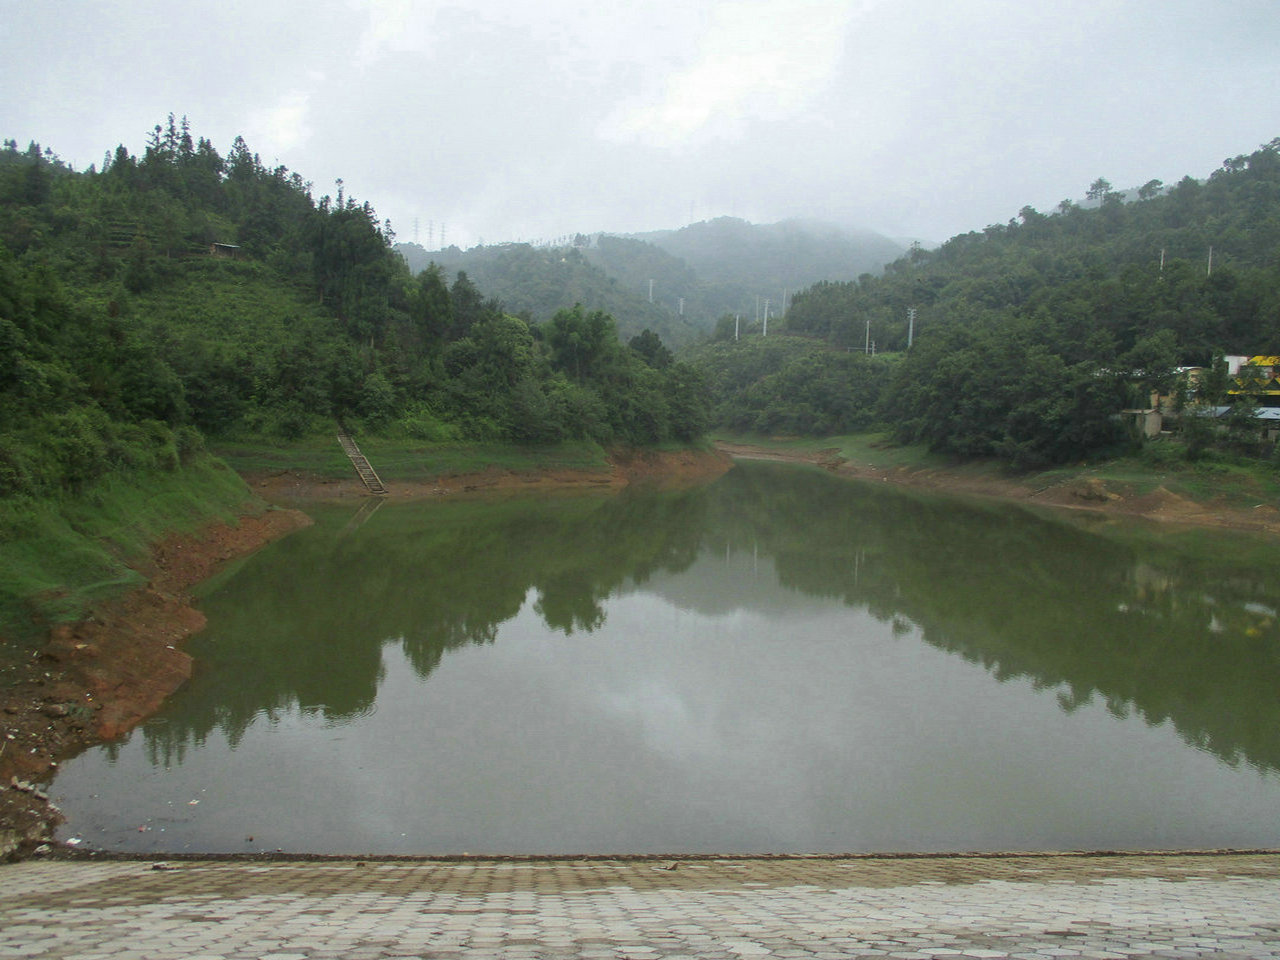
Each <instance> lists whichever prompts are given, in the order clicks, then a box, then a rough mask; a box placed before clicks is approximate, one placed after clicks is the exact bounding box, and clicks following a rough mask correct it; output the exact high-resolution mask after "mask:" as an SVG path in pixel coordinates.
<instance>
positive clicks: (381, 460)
mask: <svg viewBox="0 0 1280 960" xmlns="http://www.w3.org/2000/svg"><path fill="white" fill-rule="evenodd" d="M356 442H357V443H359V444H360V449H361V451H362V452H363V453H364V455H365V456H367V457H368V458H369V462H370V463H372V464H373V468H374V469H375V470H376V471H378V475H379V476H380V477H382V479H383V480H388V481H390V480H405V481H425V480H434V479H436V478H438V477H443V476H449V475H453V474H464V473H466V474H470V473H483V472H485V471H486V470H511V471H517V472H525V471H528V472H535V471H554V470H584V471H592V470H599V471H601V472H603V471H605V470H608V469H609V465H608V462H607V460H606V458H605V451H604V449H603V448H602V447H601V446H599V445H598V444H595V443H563V444H557V445H555V446H547V447H522V446H516V445H513V444H505V443H440V444H427V443H423V442H422V441H420V440H407V439H398V438H394V437H366V436H357V437H356ZM209 446H210V449H212V450H213V451H214V452H215V453H216V454H217V455H218V456H219V457H221V458H222V459H223V460H224V461H226V463H227V464H228V465H229V466H230V467H231V468H232V469H234V470H236V471H238V472H240V473H279V472H282V471H286V470H291V471H296V472H299V473H304V474H308V475H311V476H315V477H323V478H330V479H345V478H348V477H351V476H354V473H353V471H352V467H351V461H350V460H348V459H347V457H346V455H345V454H344V453H343V452H342V449H341V448H340V447H339V446H338V442H337V440H336V439H335V437H334V436H332V435H328V434H326V435H323V436H311V437H305V438H303V439H301V440H297V441H288V442H284V441H280V442H273V441H270V440H265V439H261V438H250V439H244V440H227V441H221V442H210V444H209Z"/></svg>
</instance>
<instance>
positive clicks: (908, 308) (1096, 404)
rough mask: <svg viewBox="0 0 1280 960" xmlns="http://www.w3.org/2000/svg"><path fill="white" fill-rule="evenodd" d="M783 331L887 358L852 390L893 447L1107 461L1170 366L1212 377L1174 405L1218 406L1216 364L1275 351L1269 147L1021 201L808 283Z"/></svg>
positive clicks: (831, 348) (746, 355)
mask: <svg viewBox="0 0 1280 960" xmlns="http://www.w3.org/2000/svg"><path fill="white" fill-rule="evenodd" d="M912 315H914V320H912V319H910V318H911V316H912ZM783 330H785V332H786V333H788V334H790V335H791V336H793V337H802V338H805V339H807V340H809V341H813V342H816V343H819V344H821V345H822V346H823V347H824V348H825V350H826V351H827V352H828V353H835V354H846V353H849V352H859V353H865V352H867V351H868V348H869V347H871V348H872V349H874V351H875V352H877V353H879V354H881V355H891V356H893V357H894V362H893V364H892V369H891V371H890V372H889V374H888V376H886V377H884V378H882V379H879V380H875V381H874V382H873V383H871V384H870V385H871V387H873V388H875V389H874V390H873V391H872V392H871V393H868V381H867V380H866V377H865V376H863V375H862V374H859V375H858V376H856V377H852V378H851V380H850V383H851V388H850V390H851V392H853V393H855V394H856V395H858V396H859V397H861V398H863V399H862V401H861V402H860V406H861V408H862V410H863V411H864V415H866V411H867V405H868V404H871V403H874V406H875V409H876V416H877V417H878V419H879V420H881V421H882V422H884V423H886V424H889V425H891V426H892V427H893V428H894V431H895V433H896V434H897V436H898V437H899V438H900V439H902V440H906V441H923V442H926V443H928V444H929V445H930V446H931V447H932V448H934V449H936V450H940V451H946V452H951V453H955V454H959V455H963V456H998V457H1003V458H1007V459H1008V460H1010V461H1011V462H1013V463H1016V464H1018V465H1021V466H1028V467H1029V466H1036V465H1042V464H1046V463H1054V462H1062V461H1067V460H1072V459H1077V458H1081V457H1085V456H1092V455H1097V454H1098V453H1101V452H1106V451H1109V450H1114V449H1116V448H1117V445H1118V444H1121V443H1124V442H1128V441H1132V440H1134V439H1135V438H1133V437H1132V436H1130V435H1129V434H1127V433H1126V431H1125V430H1124V428H1123V425H1122V422H1121V419H1120V418H1119V417H1118V416H1117V415H1118V414H1119V411H1121V410H1122V409H1124V408H1126V407H1130V406H1146V405H1148V404H1149V395H1150V391H1151V389H1153V388H1159V389H1161V390H1165V391H1168V390H1170V389H1172V388H1174V387H1175V385H1176V378H1175V376H1174V371H1175V369H1176V368H1177V367H1180V366H1189V365H1197V366H1205V367H1208V368H1209V371H1210V373H1209V375H1207V376H1205V377H1203V378H1201V379H1200V380H1199V381H1198V382H1196V383H1193V384H1191V386H1194V390H1192V392H1191V394H1190V396H1187V397H1185V399H1188V400H1200V401H1202V402H1203V403H1205V404H1212V403H1214V402H1218V401H1221V400H1225V399H1226V398H1227V395H1226V387H1227V383H1226V379H1225V377H1224V376H1223V375H1221V371H1220V370H1219V368H1218V366H1217V364H1216V362H1215V357H1219V356H1221V355H1223V354H1239V355H1245V356H1253V355H1259V354H1266V355H1270V354H1276V353H1278V352H1280V140H1275V141H1272V142H1271V143H1269V144H1267V145H1265V146H1263V147H1261V148H1260V149H1258V150H1257V151H1256V152H1254V153H1252V154H1250V155H1247V156H1238V157H1235V158H1232V159H1229V160H1227V161H1226V162H1225V163H1224V164H1223V166H1222V167H1221V169H1219V170H1217V171H1215V172H1213V173H1212V175H1210V176H1209V177H1208V178H1207V179H1206V180H1203V181H1200V180H1196V179H1193V178H1192V177H1190V176H1188V177H1185V178H1184V179H1182V180H1181V181H1180V182H1178V183H1177V184H1176V185H1174V186H1173V187H1171V188H1166V187H1165V185H1164V184H1162V183H1160V182H1159V181H1151V182H1149V183H1147V184H1144V185H1143V187H1142V188H1141V189H1140V190H1138V191H1137V194H1136V197H1135V199H1133V200H1132V201H1129V202H1126V200H1125V198H1124V195H1123V194H1121V193H1120V192H1118V191H1114V190H1112V189H1111V185H1110V184H1109V183H1107V181H1106V180H1104V179H1099V180H1098V181H1096V182H1095V183H1094V184H1093V185H1092V187H1091V188H1090V190H1089V195H1088V201H1087V203H1086V204H1077V203H1073V202H1070V201H1063V203H1061V204H1060V205H1059V206H1058V208H1057V209H1056V210H1054V211H1052V212H1050V213H1040V212H1038V211H1036V210H1034V209H1032V208H1030V207H1024V208H1023V209H1022V211H1021V212H1020V214H1019V217H1018V218H1017V219H1014V220H1011V221H1010V222H1009V223H1008V224H1004V225H995V226H990V227H987V228H986V229H985V230H983V231H981V232H972V233H968V234H964V235H961V236H957V237H955V238H953V239H951V240H950V241H948V242H947V243H945V244H944V245H943V246H942V247H941V248H939V249H938V250H935V251H930V252H926V251H923V250H919V249H914V250H912V251H911V252H910V253H908V254H907V255H906V256H904V257H902V258H901V259H899V260H897V261H895V262H894V263H892V264H890V265H889V266H888V267H887V268H886V270H885V272H884V275H883V276H879V277H876V276H863V277H861V278H859V279H856V280H854V279H850V280H848V281H844V282H828V283H821V284H818V285H816V286H814V287H811V288H809V289H807V290H805V291H803V292H801V293H799V294H797V295H796V296H795V298H794V300H793V301H792V304H791V308H790V310H789V311H788V313H787V316H786V320H785V326H784V327H783V329H782V330H779V332H783ZM771 332H772V331H771ZM717 335H718V337H719V339H720V340H721V341H725V340H727V339H729V338H731V337H732V329H730V328H722V329H720V330H718V331H717ZM909 337H913V339H914V342H913V343H912V344H911V346H910V349H907V348H908V339H909ZM757 349H758V348H756V347H754V346H752V345H751V344H750V343H749V342H746V341H744V342H740V343H738V344H726V343H722V344H720V345H719V346H717V347H715V348H714V350H715V351H718V354H719V355H716V354H714V353H713V354H712V355H710V356H707V355H705V354H706V351H704V356H702V357H700V358H699V360H698V362H699V365H700V366H701V367H703V368H704V369H705V370H706V371H707V372H708V374H709V375H710V376H712V377H714V378H717V381H716V382H724V381H725V376H724V374H723V368H724V367H725V364H726V362H728V361H726V359H725V358H726V357H732V356H739V357H740V358H741V359H740V361H739V363H738V368H739V374H740V375H738V376H735V377H730V378H728V379H729V380H730V381H733V382H738V381H742V380H743V379H744V378H743V376H742V375H741V373H742V372H743V371H746V370H748V369H749V368H750V367H751V366H752V365H753V364H757V363H758V361H759V357H758V356H757V355H756V354H755V353H753V352H752V351H753V350H757ZM707 350H708V351H710V350H712V348H707ZM810 362H812V361H810ZM824 362H825V363H828V364H831V363H834V362H835V361H834V360H832V359H830V358H828V359H827V360H825V361H824ZM780 369H781V367H777V366H775V368H774V369H773V370H772V374H776V373H778V372H779V371H780ZM1184 386H1187V384H1184ZM761 389H763V387H762V388H761ZM726 399H727V395H725V394H723V393H722V394H719V395H718V397H717V402H718V404H719V409H721V410H723V409H725V401H726ZM837 399H838V401H839V403H842V404H844V403H846V401H847V398H846V397H840V398H837ZM1182 399H1184V398H1178V400H1177V402H1179V403H1181V401H1182ZM775 401H776V402H777V403H778V404H784V403H785V401H784V398H782V397H776V398H775ZM1248 403H1249V398H1248V397H1245V398H1244V400H1243V402H1242V404H1241V409H1242V410H1244V411H1245V412H1247V408H1248ZM833 409H834V408H833ZM825 410H826V408H825V407H824V408H823V409H820V410H818V411H817V412H815V414H814V415H813V417H812V418H811V419H812V420H813V422H814V423H815V424H818V423H823V422H827V421H830V420H831V419H832V417H830V416H827V415H826V413H825ZM766 419H767V418H766ZM845 419H847V418H845ZM722 422H729V421H725V420H724V419H723V418H722ZM1186 423H1191V425H1192V426H1194V425H1195V421H1194V420H1190V419H1188V418H1184V426H1185V425H1186ZM813 429H815V430H817V429H820V428H819V427H817V426H815V427H814V428H813ZM1246 446H1250V445H1248V444H1246Z"/></svg>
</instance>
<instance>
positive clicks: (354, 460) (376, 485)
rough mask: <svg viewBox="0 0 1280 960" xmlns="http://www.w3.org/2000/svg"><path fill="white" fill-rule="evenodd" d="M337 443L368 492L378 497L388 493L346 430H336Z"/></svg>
mask: <svg viewBox="0 0 1280 960" xmlns="http://www.w3.org/2000/svg"><path fill="white" fill-rule="evenodd" d="M338 443H340V444H342V449H343V451H345V453H346V455H347V456H348V457H349V458H350V459H351V465H352V466H353V467H355V468H356V473H358V474H360V479H361V480H362V481H364V485H365V486H366V487H368V488H369V492H370V493H372V494H375V495H376V496H379V497H385V496H386V495H387V493H388V490H387V488H386V486H385V485H384V484H383V482H382V480H381V479H379V477H378V475H377V474H376V473H375V472H374V470H373V466H372V465H371V464H370V463H369V460H368V458H367V457H365V455H364V454H363V453H361V452H360V448H359V447H357V446H356V442H355V441H354V440H352V439H351V436H350V435H349V434H348V433H347V431H345V430H339V431H338Z"/></svg>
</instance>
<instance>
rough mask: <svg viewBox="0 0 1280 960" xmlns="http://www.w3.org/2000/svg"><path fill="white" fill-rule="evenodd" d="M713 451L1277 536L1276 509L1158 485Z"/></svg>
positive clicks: (731, 446) (734, 447)
mask: <svg viewBox="0 0 1280 960" xmlns="http://www.w3.org/2000/svg"><path fill="white" fill-rule="evenodd" d="M717 448H718V449H719V450H721V451H723V452H724V453H726V454H728V455H729V456H732V457H736V458H739V459H743V460H772V461H778V462H786V463H809V464H813V465H814V466H819V467H822V468H824V469H826V470H829V471H831V472H832V473H835V474H838V475H839V476H843V477H851V478H856V479H861V480H879V481H883V482H888V483H895V484H900V485H902V486H909V487H915V488H918V489H923V490H935V491H938V492H941V493H954V494H963V495H966V496H980V497H990V498H994V499H1000V500H1010V501H1015V502H1018V503H1027V504H1036V505H1041V506H1047V507H1055V508H1061V509H1069V510H1088V511H1093V512H1097V513H1101V514H1111V515H1115V516H1125V517H1142V518H1144V519H1147V520H1154V521H1158V522H1162V523H1182V524H1188V525H1193V526H1200V527H1221V528H1224V529H1229V530H1250V531H1254V532H1257V533H1266V534H1273V535H1280V511H1278V510H1277V509H1276V506H1275V505H1274V504H1258V505H1256V506H1253V507H1238V506H1233V505H1230V504H1226V503H1221V502H1214V501H1209V502H1197V501H1195V500H1190V499H1187V498H1186V497H1182V496H1179V495H1178V494H1176V493H1173V492H1172V491H1170V490H1167V489H1165V488H1164V487H1157V488H1156V489H1155V490H1154V491H1152V492H1151V493H1147V494H1144V495H1141V496H1131V495H1128V494H1127V493H1125V492H1123V491H1118V490H1115V489H1112V488H1110V487H1108V485H1107V484H1106V483H1105V482H1104V481H1102V480H1101V479H1099V478H1097V477H1077V478H1074V479H1071V480H1066V481H1062V482H1058V483H1052V484H1048V485H1046V484H1044V483H1043V481H1041V482H1036V481H1034V480H1033V481H1025V480H1020V479H1018V478H1017V477H999V476H991V475H989V474H984V475H981V476H970V475H966V474H964V473H962V472H952V471H947V470H945V469H944V470H937V469H913V468H908V467H901V468H885V467H878V466H872V465H870V464H864V463H856V462H853V461H850V460H846V459H844V458H843V457H841V456H840V455H839V452H838V451H837V450H834V449H832V450H821V451H818V452H816V453H799V452H794V451H789V450H779V449H776V448H771V447H766V446H753V445H750V444H741V443H720V444H717Z"/></svg>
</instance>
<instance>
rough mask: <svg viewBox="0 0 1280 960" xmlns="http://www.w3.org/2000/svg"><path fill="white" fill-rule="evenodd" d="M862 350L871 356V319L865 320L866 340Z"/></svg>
mask: <svg viewBox="0 0 1280 960" xmlns="http://www.w3.org/2000/svg"><path fill="white" fill-rule="evenodd" d="M862 352H863V353H865V354H866V355H867V356H871V321H870V320H868V321H867V342H866V344H865V345H864V346H863V348H862Z"/></svg>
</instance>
